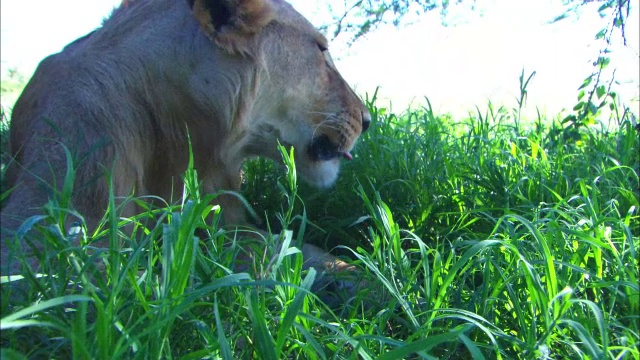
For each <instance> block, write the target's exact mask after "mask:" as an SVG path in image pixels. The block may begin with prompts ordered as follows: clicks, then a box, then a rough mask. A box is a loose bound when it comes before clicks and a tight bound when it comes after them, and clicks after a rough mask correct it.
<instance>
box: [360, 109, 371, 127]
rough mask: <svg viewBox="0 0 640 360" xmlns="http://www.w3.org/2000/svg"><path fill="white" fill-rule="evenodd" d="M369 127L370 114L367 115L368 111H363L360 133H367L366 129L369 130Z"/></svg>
mask: <svg viewBox="0 0 640 360" xmlns="http://www.w3.org/2000/svg"><path fill="white" fill-rule="evenodd" d="M369 125H371V114H369V112H368V111H363V112H362V132H365V131H367V129H368V128H369Z"/></svg>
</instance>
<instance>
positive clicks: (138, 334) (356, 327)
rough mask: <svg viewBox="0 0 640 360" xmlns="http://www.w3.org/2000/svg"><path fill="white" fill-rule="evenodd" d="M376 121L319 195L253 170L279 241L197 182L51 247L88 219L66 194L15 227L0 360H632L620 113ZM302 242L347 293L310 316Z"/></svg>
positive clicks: (625, 125) (628, 175)
mask: <svg viewBox="0 0 640 360" xmlns="http://www.w3.org/2000/svg"><path fill="white" fill-rule="evenodd" d="M368 105H369V107H370V110H371V113H372V117H373V123H372V125H371V127H370V130H369V131H368V132H367V133H366V134H364V136H363V139H362V141H361V142H360V143H359V145H358V147H357V149H356V152H355V153H354V155H355V159H354V160H353V161H352V162H348V163H345V164H344V165H345V166H344V167H343V169H342V173H341V177H340V179H339V182H338V184H337V185H336V187H335V188H333V189H331V190H327V191H318V190H315V189H311V188H310V187H308V186H306V185H304V184H298V182H297V177H296V173H295V167H294V166H293V162H292V161H291V157H292V156H295V152H294V153H288V152H286V151H285V152H283V157H284V159H285V163H287V164H288V167H287V168H286V170H284V171H283V170H282V168H281V167H279V166H275V165H273V163H271V162H268V161H265V160H256V161H252V162H250V163H248V164H247V166H246V167H245V172H244V177H245V182H244V190H243V192H244V195H245V196H246V198H247V201H248V202H249V203H250V204H252V205H253V206H254V210H255V211H256V213H257V214H258V217H260V218H261V219H262V226H263V227H265V228H268V229H271V233H273V234H272V235H271V234H268V233H257V232H255V231H253V230H251V229H246V230H242V231H238V232H236V231H233V230H232V229H225V228H221V227H220V225H219V223H220V222H219V220H220V216H221V211H224V209H220V208H219V207H217V206H214V203H215V196H216V195H215V194H201V193H200V191H199V189H198V180H197V173H195V171H193V170H192V169H191V170H190V171H188V172H187V174H186V176H185V184H186V185H185V188H186V189H187V191H186V192H185V193H186V194H187V195H186V196H185V198H184V199H182V200H181V201H180V202H179V203H178V204H175V205H174V206H167V207H156V208H149V210H148V211H147V212H146V213H143V214H140V215H138V216H137V217H134V218H121V216H120V213H119V211H120V210H119V207H118V206H116V203H115V202H112V203H111V204H110V206H109V211H108V212H107V215H106V216H105V220H104V222H103V224H102V226H101V227H99V229H98V230H96V231H95V232H94V233H92V234H86V232H79V233H67V232H66V231H62V230H63V227H61V225H60V224H63V223H64V220H65V218H66V217H69V216H73V217H76V218H77V219H78V221H79V222H81V220H82V218H81V215H80V214H75V213H73V212H70V211H67V210H66V206H62V205H64V204H68V196H69V192H68V191H66V190H65V191H63V192H62V193H60V194H59V197H60V198H59V199H54V200H52V202H50V203H49V204H48V205H47V206H45V207H44V208H43V215H42V219H44V221H45V222H46V225H34V221H31V222H27V223H25V230H26V227H32V226H33V227H36V228H37V229H36V231H37V233H38V234H39V235H38V236H41V240H42V241H43V242H44V243H45V244H46V246H45V248H46V251H44V252H41V253H40V255H39V256H40V258H41V267H40V269H38V271H37V272H34V271H30V270H29V269H30V264H29V263H28V262H25V263H24V264H23V265H24V266H23V268H24V271H23V273H22V276H24V278H23V279H20V280H16V281H13V282H12V283H11V284H13V286H11V284H10V283H3V285H2V320H1V324H2V325H1V327H2V330H3V331H2V334H1V335H0V341H1V345H2V349H3V350H2V351H3V353H2V357H3V358H4V357H5V356H6V357H9V356H16V357H17V358H19V357H20V356H24V357H27V358H39V357H57V358H74V357H75V358H145V359H146V358H186V359H191V358H193V359H195V358H198V359H200V358H223V359H244V358H268V359H279V358H300V359H327V358H362V359H400V358H427V359H428V358H445V359H446V358H449V359H459V358H474V359H485V358H486V359H496V358H497V359H500V358H502V359H511V358H522V359H546V358H553V359H564V358H571V359H573V358H584V359H603V358H614V359H618V358H620V359H640V352H639V351H638V346H639V345H640V336H639V332H640V323H639V322H640V317H639V315H638V314H639V313H640V289H639V285H638V276H639V270H638V248H639V247H640V236H639V231H640V226H639V223H638V207H639V206H640V204H639V203H638V202H639V200H638V199H639V197H638V186H639V180H638V164H639V159H638V150H639V145H638V133H637V130H636V129H635V128H634V124H633V119H632V118H631V117H632V115H630V114H629V113H624V112H623V115H619V116H618V117H614V118H613V119H612V122H610V123H607V124H604V125H602V126H600V127H592V128H585V129H582V133H581V137H580V139H576V138H575V137H567V136H565V134H564V133H563V128H562V127H561V126H560V125H559V123H558V122H557V121H554V120H553V119H536V121H534V122H533V125H532V126H530V127H524V126H522V125H521V124H522V121H521V119H519V111H518V109H514V110H507V109H505V108H495V107H494V106H493V105H491V104H489V105H488V106H487V108H486V109H481V108H479V109H478V111H477V113H475V114H472V115H470V116H469V117H468V118H467V119H451V118H450V117H447V116H438V115H436V114H434V113H433V111H431V109H430V108H429V107H427V108H425V109H417V110H407V112H405V113H402V114H393V113H391V112H389V111H387V110H385V109H384V108H379V107H376V106H375V99H368ZM68 177H69V178H72V177H73V174H72V172H69V173H68ZM67 190H68V187H67ZM130 201H137V200H136V199H131V200H130ZM38 219H41V218H38ZM149 219H158V221H149ZM34 220H35V219H34ZM125 230H126V231H125ZM125 233H132V234H133V236H125V235H124V234H125ZM303 239H304V241H310V242H314V243H316V244H318V245H319V246H321V247H325V248H328V249H333V250H334V252H336V253H339V254H342V255H344V256H345V257H348V258H350V259H351V261H352V262H353V263H354V264H356V265H357V266H358V268H359V269H360V270H359V277H360V278H361V281H360V282H359V283H357V284H356V287H355V288H356V289H357V291H356V292H355V293H353V294H348V293H344V292H340V293H337V294H334V295H333V296H332V295H331V293H330V292H331V290H332V289H331V287H329V288H327V289H325V290H324V292H320V293H318V296H320V298H318V297H317V296H316V295H315V294H314V293H313V292H312V290H313V289H314V288H313V286H312V285H313V284H314V283H317V282H319V281H321V279H320V277H321V276H322V274H318V273H316V272H315V271H306V272H305V271H302V270H301V269H302V257H301V254H300V253H299V252H298V251H297V250H296V249H297V248H299V246H300V244H301V242H302V240H303ZM96 241H100V244H107V245H106V246H102V247H101V248H97V247H95V246H93V244H95V242H96ZM240 245H242V246H240ZM246 248H252V249H254V251H253V255H252V256H248V255H247V254H246V253H245V252H244V250H243V249H246ZM15 251H16V252H17V253H16V254H17V255H18V256H19V254H20V248H16V249H15ZM247 259H248V261H249V262H250V263H251V266H250V267H249V269H247V270H246V271H241V272H238V271H235V270H234V264H236V263H237V262H238V261H239V260H243V261H247ZM4 280H7V279H3V281H4ZM338 289H340V288H338ZM337 291H339V290H337ZM16 299H19V300H16ZM320 299H323V300H326V301H327V304H329V305H327V304H325V303H324V302H323V301H322V300H320Z"/></svg>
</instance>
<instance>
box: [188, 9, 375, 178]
mask: <svg viewBox="0 0 640 360" xmlns="http://www.w3.org/2000/svg"><path fill="white" fill-rule="evenodd" d="M192 3H193V10H194V14H195V16H196V18H197V19H198V21H199V23H200V24H201V27H202V29H203V30H204V31H205V33H206V34H207V35H208V37H209V38H210V39H211V40H212V41H213V42H214V43H215V44H216V45H218V46H220V47H221V48H223V49H224V50H225V51H228V52H229V53H230V54H240V55H242V56H246V57H247V58H249V59H252V60H253V61H255V64H256V65H257V68H256V73H255V77H254V78H253V79H252V80H253V81H254V82H255V83H254V84H253V86H254V87H255V90H254V91H255V92H254V96H255V99H254V102H253V103H252V104H251V105H250V106H249V109H247V114H243V115H244V116H246V123H243V122H242V121H239V122H238V123H237V125H239V126H240V129H234V130H235V132H237V131H238V130H240V131H242V132H244V133H243V135H244V136H238V137H236V136H232V138H234V144H233V148H234V150H233V153H234V154H235V155H237V153H242V154H243V155H246V156H254V155H263V156H268V157H271V158H274V159H279V158H280V155H279V153H278V152H277V150H276V146H275V145H276V143H277V141H280V142H281V143H282V144H284V145H289V146H294V147H295V149H296V165H297V168H298V170H299V172H300V173H301V175H302V176H303V177H304V178H305V179H306V180H307V181H309V182H310V183H312V184H314V185H316V186H320V187H326V186H329V185H331V184H333V182H334V181H335V179H336V177H337V174H338V169H339V166H340V159H341V158H347V159H350V158H351V154H350V150H351V149H352V148H353V145H354V143H355V141H356V139H357V138H358V136H359V135H360V133H361V132H362V131H364V130H366V129H367V127H368V126H369V123H370V116H369V112H368V110H367V109H366V107H365V106H364V105H363V103H362V101H361V100H360V99H359V98H358V97H357V96H356V95H355V94H354V92H353V91H352V90H351V89H350V87H349V85H348V84H347V83H346V82H345V80H344V79H343V78H342V76H341V75H340V73H339V72H338V70H337V69H336V67H335V65H334V63H333V61H332V59H331V55H330V54H329V50H328V47H329V46H328V43H327V39H326V38H325V37H324V36H323V35H322V34H321V33H320V32H318V30H316V29H315V28H314V27H313V26H312V25H311V24H310V23H309V22H308V21H307V20H306V19H305V18H304V17H303V16H302V15H300V14H299V13H298V12H296V11H295V10H294V9H293V8H292V7H291V5H289V4H288V3H286V2H284V1H279V0H251V1H219V2H215V1H203V0H196V1H193V2H192ZM219 14H227V16H226V17H222V18H221V16H220V15H219ZM200 70H201V71H203V72H205V73H207V72H211V71H216V70H215V69H212V68H201V69H200ZM203 77H206V75H205V76H203ZM213 96H216V95H215V94H213ZM214 101H215V99H214ZM238 150H239V151H238Z"/></svg>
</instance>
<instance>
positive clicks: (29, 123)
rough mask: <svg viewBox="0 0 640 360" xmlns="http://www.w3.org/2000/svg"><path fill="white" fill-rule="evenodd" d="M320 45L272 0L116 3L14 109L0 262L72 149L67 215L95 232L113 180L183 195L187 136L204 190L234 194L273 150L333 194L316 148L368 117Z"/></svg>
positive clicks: (226, 204)
mask: <svg viewBox="0 0 640 360" xmlns="http://www.w3.org/2000/svg"><path fill="white" fill-rule="evenodd" d="M221 7H224V8H223V10H224V11H219V12H216V11H217V10H219V9H220V8H221ZM215 21H217V22H218V23H214V22H215ZM326 46H327V45H326V39H324V37H322V35H320V34H319V33H318V32H317V31H316V30H315V29H314V28H313V27H312V26H311V25H310V24H309V23H308V22H307V21H306V20H305V19H304V18H303V17H302V16H301V15H299V14H298V13H297V12H295V10H293V8H292V7H290V6H289V5H288V4H287V3H285V2H283V1H280V0H129V1H124V2H123V4H122V5H121V6H120V7H119V8H118V9H116V10H115V11H114V13H113V14H112V16H111V17H110V18H108V19H107V20H106V21H105V22H104V24H103V26H102V27H101V28H99V29H97V30H95V31H94V32H92V33H90V34H88V35H87V36H85V37H83V38H80V39H78V40H76V41H75V42H73V43H71V44H69V45H68V46H67V47H66V48H65V49H64V50H63V51H62V52H60V53H58V54H55V55H51V56H49V57H48V58H46V59H44V60H43V61H42V62H41V64H40V65H39V67H38V69H37V71H36V72H35V74H34V76H33V78H32V79H31V81H30V82H29V84H28V85H27V87H26V88H25V90H24V92H23V94H22V95H21V97H20V98H19V100H18V101H17V103H16V105H15V107H14V109H13V114H12V121H11V124H10V134H9V147H8V153H9V154H10V155H11V156H13V157H14V160H13V161H12V163H11V166H10V167H9V170H8V175H7V180H8V181H7V184H8V186H7V188H10V187H14V186H15V189H14V190H13V192H12V194H11V195H10V197H9V198H8V200H7V201H6V202H5V204H4V208H3V209H2V229H3V240H2V251H3V259H4V254H5V253H6V252H7V251H6V250H7V246H8V244H6V242H7V241H15V240H14V239H15V237H14V236H13V235H12V234H13V231H14V230H15V229H17V227H18V226H19V224H20V223H21V222H22V221H24V220H25V219H26V218H27V217H29V216H32V215H34V214H38V213H39V212H40V210H39V209H40V208H41V207H42V206H43V205H44V204H45V203H46V202H47V201H48V199H50V198H51V197H52V196H53V193H54V192H55V191H62V185H63V183H64V176H65V173H66V169H67V157H68V156H67V152H66V151H68V152H69V153H70V154H71V155H72V158H73V160H74V167H75V174H76V178H75V181H74V187H73V188H74V191H73V197H72V206H73V208H74V209H76V210H78V211H79V213H81V214H82V215H83V216H84V217H85V219H86V221H87V226H88V227H89V228H91V227H93V226H95V225H96V222H97V221H98V220H99V219H100V218H101V217H102V216H103V215H104V211H105V209H106V207H107V202H108V196H109V191H110V190H109V185H108V184H109V182H108V181H107V179H109V177H110V178H111V179H112V186H113V192H114V194H115V195H116V196H127V195H130V194H134V195H136V196H144V195H150V196H158V197H161V198H163V199H165V200H166V201H172V200H175V199H176V198H179V196H180V195H181V192H182V185H181V175H182V174H183V172H184V171H185V169H186V166H187V163H188V159H189V139H190V141H191V144H192V147H193V154H194V161H195V168H196V170H197V171H198V175H199V177H200V179H202V180H203V181H204V190H205V191H207V192H210V193H212V192H215V191H218V190H239V185H240V183H239V176H238V175H239V171H240V168H241V166H242V163H243V161H244V160H245V159H246V158H248V157H252V156H266V157H270V158H273V159H276V160H277V159H278V158H279V153H278V151H277V148H276V144H277V142H278V141H280V142H282V143H283V144H285V145H289V146H291V145H293V146H295V147H296V150H297V152H296V163H297V167H298V170H299V172H300V173H301V175H302V176H303V177H306V178H307V179H308V180H309V181H310V182H311V183H314V184H316V185H318V186H328V185H330V184H331V183H333V181H334V180H335V177H336V175H337V170H338V166H339V164H338V162H339V159H334V158H331V159H322V160H326V161H318V159H315V158H314V157H313V156H312V154H311V151H312V150H311V149H312V145H311V144H312V142H313V141H314V139H317V138H318V137H320V136H325V137H326V138H327V139H330V140H331V141H330V143H331V144H332V146H335V151H336V153H337V152H347V151H349V150H350V149H351V147H352V146H353V144H354V142H355V140H356V139H357V137H358V135H359V134H360V133H361V131H362V130H363V122H364V123H365V125H366V123H367V122H368V121H369V120H368V119H369V115H368V112H367V110H366V108H365V107H364V106H363V104H362V102H361V101H360V100H359V99H358V98H357V96H356V95H355V94H354V93H353V92H352V91H351V90H350V88H349V87H348V85H347V84H346V82H345V81H344V80H343V79H342V77H341V76H340V74H339V73H338V72H337V70H335V68H334V67H333V64H332V63H331V62H330V60H329V59H328V58H327V56H328V54H326V52H324V51H322V50H323V49H324V48H326ZM324 150H325V149H321V150H320V151H324ZM328 151H329V154H332V153H331V151H333V149H330V150H328ZM318 158H320V156H319V155H318ZM45 184H51V186H47V185H45ZM221 202H222V205H223V209H224V212H225V219H226V221H227V222H228V223H242V222H244V217H243V215H242V214H243V209H242V208H241V206H240V205H239V204H238V203H236V202H234V201H232V200H230V199H227V198H221ZM135 211H137V209H135V208H129V209H126V210H125V215H132V214H133V213H134V212H135ZM74 220H75V219H74Z"/></svg>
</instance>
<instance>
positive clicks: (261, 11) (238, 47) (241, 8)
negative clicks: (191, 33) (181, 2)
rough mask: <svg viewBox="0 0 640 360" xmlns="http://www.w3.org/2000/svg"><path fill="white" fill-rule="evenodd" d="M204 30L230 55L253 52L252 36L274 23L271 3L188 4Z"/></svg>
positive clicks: (211, 0) (216, 0)
mask: <svg viewBox="0 0 640 360" xmlns="http://www.w3.org/2000/svg"><path fill="white" fill-rule="evenodd" d="M187 1H188V2H189V4H190V5H191V8H192V10H193V14H194V16H195V18H196V20H198V23H200V27H202V30H203V31H204V32H205V33H206V34H207V36H209V37H210V38H211V39H212V40H213V41H215V42H216V43H217V44H218V45H220V46H222V47H224V48H226V49H227V50H229V51H234V52H235V51H239V52H250V49H249V47H250V42H251V37H252V35H254V34H256V33H258V32H259V31H260V30H261V29H262V28H263V27H264V26H266V25H267V24H268V23H269V22H270V21H271V20H272V19H273V11H274V10H273V7H272V5H271V3H270V2H269V0H187Z"/></svg>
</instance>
